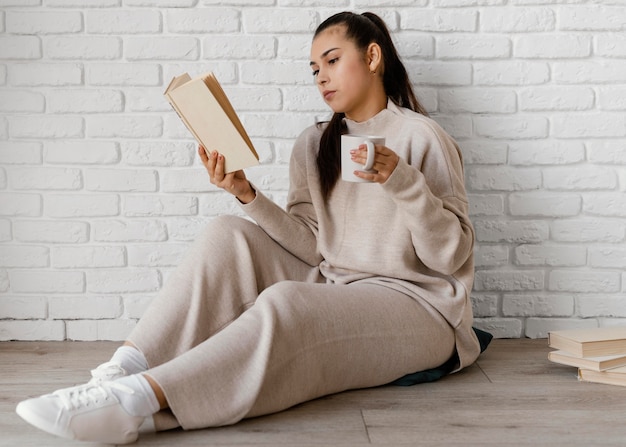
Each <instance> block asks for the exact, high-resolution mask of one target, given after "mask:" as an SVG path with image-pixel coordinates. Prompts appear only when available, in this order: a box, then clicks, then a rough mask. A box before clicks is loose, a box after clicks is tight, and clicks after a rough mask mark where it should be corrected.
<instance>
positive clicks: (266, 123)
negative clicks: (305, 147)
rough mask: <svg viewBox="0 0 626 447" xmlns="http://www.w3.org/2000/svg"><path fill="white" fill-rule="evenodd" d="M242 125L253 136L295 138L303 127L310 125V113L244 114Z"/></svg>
mask: <svg viewBox="0 0 626 447" xmlns="http://www.w3.org/2000/svg"><path fill="white" fill-rule="evenodd" d="M242 122H243V126H244V127H245V128H246V130H247V131H248V134H249V135H250V136H251V137H253V138H296V137H297V136H298V135H299V134H300V132H302V130H303V129H305V128H307V127H309V126H311V125H312V124H313V123H312V122H311V115H309V114H304V113H303V114H296V113H291V114H288V115H285V114H279V113H263V114H252V113H251V114H246V115H244V116H243V117H242Z"/></svg>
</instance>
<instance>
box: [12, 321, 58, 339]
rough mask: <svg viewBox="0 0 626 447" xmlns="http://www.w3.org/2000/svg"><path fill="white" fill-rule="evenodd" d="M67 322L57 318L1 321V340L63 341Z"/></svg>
mask: <svg viewBox="0 0 626 447" xmlns="http://www.w3.org/2000/svg"><path fill="white" fill-rule="evenodd" d="M64 339H65V323H64V322H63V321H55V320H23V321H20V320H6V321H0V341H11V340H21V341H62V340H64Z"/></svg>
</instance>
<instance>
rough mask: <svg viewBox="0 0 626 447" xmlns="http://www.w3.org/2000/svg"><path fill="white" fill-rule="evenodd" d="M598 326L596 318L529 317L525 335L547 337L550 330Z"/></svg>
mask: <svg viewBox="0 0 626 447" xmlns="http://www.w3.org/2000/svg"><path fill="white" fill-rule="evenodd" d="M594 327H598V322H597V321H596V320H595V319H588V320H576V319H573V318H528V319H526V331H525V333H524V335H526V337H529V338H547V337H548V332H550V331H559V330H567V329H585V328H594Z"/></svg>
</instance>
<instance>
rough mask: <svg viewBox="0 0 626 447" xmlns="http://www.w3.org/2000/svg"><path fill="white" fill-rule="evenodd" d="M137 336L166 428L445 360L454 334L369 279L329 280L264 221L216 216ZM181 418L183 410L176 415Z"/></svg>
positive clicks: (246, 412) (266, 407) (250, 411)
mask: <svg viewBox="0 0 626 447" xmlns="http://www.w3.org/2000/svg"><path fill="white" fill-rule="evenodd" d="M128 340H129V341H130V342H132V343H133V344H134V345H135V346H137V347H138V348H139V349H140V350H141V351H142V352H143V353H144V355H145V356H146V359H147V360H148V364H149V365H150V369H149V371H148V372H147V374H148V375H150V376H151V377H152V378H153V379H154V380H155V381H156V382H157V383H158V384H159V385H160V386H161V388H162V389H163V391H164V393H165V396H166V398H167V401H168V403H169V406H170V411H171V413H170V412H160V413H158V414H157V415H155V424H156V426H157V429H160V430H164V429H168V428H173V427H174V426H178V425H180V426H182V427H183V428H185V429H193V428H205V427H215V426H221V425H228V424H233V423H235V422H237V421H239V420H241V419H243V418H246V417H252V416H259V415H264V414H269V413H273V412H277V411H280V410H284V409H286V408H289V407H291V406H293V405H296V404H298V403H301V402H304V401H307V400H310V399H314V398H317V397H321V396H324V395H328V394H331V393H336V392H340V391H344V390H348V389H356V388H364V387H372V386H377V385H383V384H386V383H389V382H391V381H393V380H395V379H397V378H399V377H401V376H403V375H405V374H408V373H412V372H416V371H421V370H424V369H428V368H432V367H436V366H438V365H441V364H442V363H444V362H445V361H446V360H448V359H449V358H450V356H451V355H452V354H453V353H454V333H453V330H452V328H451V327H450V326H449V325H448V323H447V322H446V321H445V320H444V319H443V318H442V317H441V316H440V315H439V314H438V313H437V312H436V311H433V310H432V309H427V308H426V307H424V306H423V305H421V304H420V303H419V302H417V301H416V300H414V299H412V298H410V297H408V296H407V295H404V294H402V293H400V292H398V291H395V290H392V289H388V288H386V287H383V286H380V285H376V284H371V283H367V282H365V281H361V282H356V283H352V284H349V285H338V284H330V283H327V281H326V279H325V278H324V277H323V276H321V275H320V273H319V270H318V268H317V267H312V266H310V265H307V264H306V263H304V262H303V261H301V260H300V259H298V258H296V257H294V256H293V255H292V254H290V253H289V252H287V251H286V250H285V249H283V248H282V247H281V246H280V245H279V244H277V243H276V242H275V241H274V240H272V239H271V238H270V237H269V236H268V235H267V234H266V233H265V232H264V231H263V230H262V229H260V228H259V227H258V226H257V225H256V224H254V223H251V222H249V221H247V220H245V219H242V218H238V217H232V216H225V217H220V218H217V219H214V220H213V221H212V222H211V223H210V224H209V225H208V227H207V229H206V231H205V232H204V233H203V234H202V235H201V236H200V237H199V238H198V239H197V240H196V241H195V243H194V245H193V246H192V248H191V250H190V252H189V253H188V255H187V257H186V258H185V259H184V260H183V262H182V263H181V264H180V266H179V267H178V268H177V269H176V271H175V272H174V273H172V275H171V276H170V278H168V281H167V283H166V285H165V286H164V288H163V289H162V291H161V292H160V293H159V295H158V296H157V297H156V298H155V299H154V301H153V303H152V304H151V306H150V307H149V308H148V310H147V311H146V313H145V315H144V316H143V317H142V319H141V320H140V321H139V323H138V324H137V326H136V328H135V329H134V330H133V332H132V333H131V335H130V336H129V338H128ZM172 414H173V417H172Z"/></svg>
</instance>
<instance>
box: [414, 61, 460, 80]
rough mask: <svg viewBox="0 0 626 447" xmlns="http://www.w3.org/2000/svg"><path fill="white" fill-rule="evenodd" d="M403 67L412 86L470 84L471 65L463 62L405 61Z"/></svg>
mask: <svg viewBox="0 0 626 447" xmlns="http://www.w3.org/2000/svg"><path fill="white" fill-rule="evenodd" d="M404 65H405V67H406V69H407V71H408V73H409V78H410V80H411V82H412V83H414V84H418V85H444V86H463V85H471V84H472V64H468V63H465V62H429V61H426V62H425V61H419V62H414V61H406V62H405V64H404Z"/></svg>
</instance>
